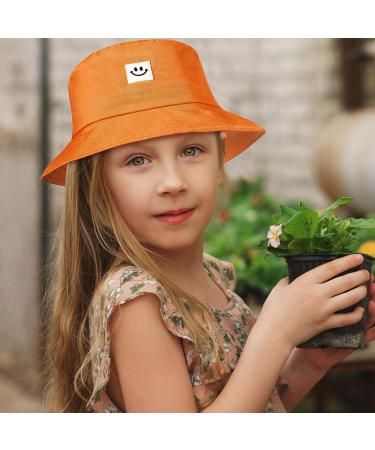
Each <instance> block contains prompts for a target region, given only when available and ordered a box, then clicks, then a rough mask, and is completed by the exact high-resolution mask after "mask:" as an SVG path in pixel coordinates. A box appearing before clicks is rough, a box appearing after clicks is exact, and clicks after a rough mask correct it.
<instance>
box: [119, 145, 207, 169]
mask: <svg viewBox="0 0 375 450" xmlns="http://www.w3.org/2000/svg"><path fill="white" fill-rule="evenodd" d="M189 148H197V149H198V150H199V151H200V152H203V150H202V149H201V148H200V147H198V146H197V145H191V146H190V147H186V148H185V149H184V150H183V152H184V151H186V150H188V149H189ZM136 158H146V157H145V156H142V155H135V156H134V157H132V158H131V159H129V160H128V162H127V163H126V164H125V166H133V167H142V166H143V164H141V165H140V166H134V165H133V164H130V163H131V162H132V161H133V160H134V159H136Z"/></svg>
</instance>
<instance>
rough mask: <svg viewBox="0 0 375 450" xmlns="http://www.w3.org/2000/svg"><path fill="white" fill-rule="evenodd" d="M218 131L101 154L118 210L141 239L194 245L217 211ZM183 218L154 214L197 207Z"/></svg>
mask: <svg viewBox="0 0 375 450" xmlns="http://www.w3.org/2000/svg"><path fill="white" fill-rule="evenodd" d="M218 152H219V149H218V144H217V139H216V136H215V133H213V132H210V133H184V134H175V135H172V136H163V137H158V138H153V139H147V140H145V141H140V142H134V143H131V144H126V145H122V146H119V147H115V148H112V149H110V150H107V151H105V152H104V154H103V162H104V176H105V179H106V181H107V182H108V185H109V188H110V190H111V192H112V194H113V196H114V199H115V201H116V204H117V205H118V208H119V210H120V213H121V215H122V217H123V218H124V220H125V221H126V223H127V224H128V226H129V227H130V229H131V230H132V231H133V233H134V234H135V235H136V236H137V237H138V239H139V240H140V241H141V242H143V243H148V244H151V245H152V246H153V247H156V248H160V249H164V250H179V249H183V248H186V247H189V246H191V245H192V244H193V243H194V242H196V241H197V239H198V240H199V239H202V237H203V233H204V230H205V228H206V227H207V225H208V224H209V222H210V220H211V219H212V216H213V214H214V213H215V208H216V203H217V196H218V183H219V181H221V180H222V178H221V173H220V171H219V159H218ZM194 207H195V211H194V213H193V215H192V216H191V217H190V218H189V219H188V220H186V221H185V222H182V223H179V224H170V223H166V222H162V221H160V220H158V219H157V218H155V217H154V216H155V215H156V214H160V213H163V212H164V211H167V210H171V209H180V208H194Z"/></svg>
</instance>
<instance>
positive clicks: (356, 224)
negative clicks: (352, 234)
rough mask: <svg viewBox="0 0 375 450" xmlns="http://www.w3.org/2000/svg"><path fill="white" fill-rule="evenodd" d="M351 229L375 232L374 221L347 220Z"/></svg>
mask: <svg viewBox="0 0 375 450" xmlns="http://www.w3.org/2000/svg"><path fill="white" fill-rule="evenodd" d="M348 220H350V226H351V227H352V228H361V229H373V230H375V219H352V218H351V219H348Z"/></svg>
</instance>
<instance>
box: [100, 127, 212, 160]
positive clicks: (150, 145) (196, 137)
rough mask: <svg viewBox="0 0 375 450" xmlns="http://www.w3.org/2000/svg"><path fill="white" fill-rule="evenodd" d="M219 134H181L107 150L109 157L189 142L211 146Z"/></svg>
mask: <svg viewBox="0 0 375 450" xmlns="http://www.w3.org/2000/svg"><path fill="white" fill-rule="evenodd" d="M216 133H217V132H215V131H211V132H205V133H179V134H172V135H170V136H160V137H156V138H150V139H145V140H142V141H136V142H131V143H129V144H124V145H119V146H117V147H114V148H111V149H109V150H107V151H106V152H105V153H107V156H110V155H111V154H118V153H124V152H126V151H128V150H129V151H130V150H135V149H138V148H141V147H142V148H144V149H148V150H152V149H155V148H156V147H157V146H158V145H161V144H166V143H168V144H169V143H172V144H173V143H175V144H176V145H182V144H185V143H186V142H189V141H192V142H193V141H197V142H202V143H206V144H209V143H211V142H212V141H213V138H214V136H215V134H216Z"/></svg>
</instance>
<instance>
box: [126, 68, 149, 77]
mask: <svg viewBox="0 0 375 450" xmlns="http://www.w3.org/2000/svg"><path fill="white" fill-rule="evenodd" d="M133 70H134V72H137V71H138V67H134V69H133ZM133 70H131V71H130V73H131V74H132V75H134V76H136V77H141V76H143V75H145V73H146V72H147V70H148V69H145V70H144V72H143V73H134V72H133ZM142 70H143V67H142V66H139V72H142Z"/></svg>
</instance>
